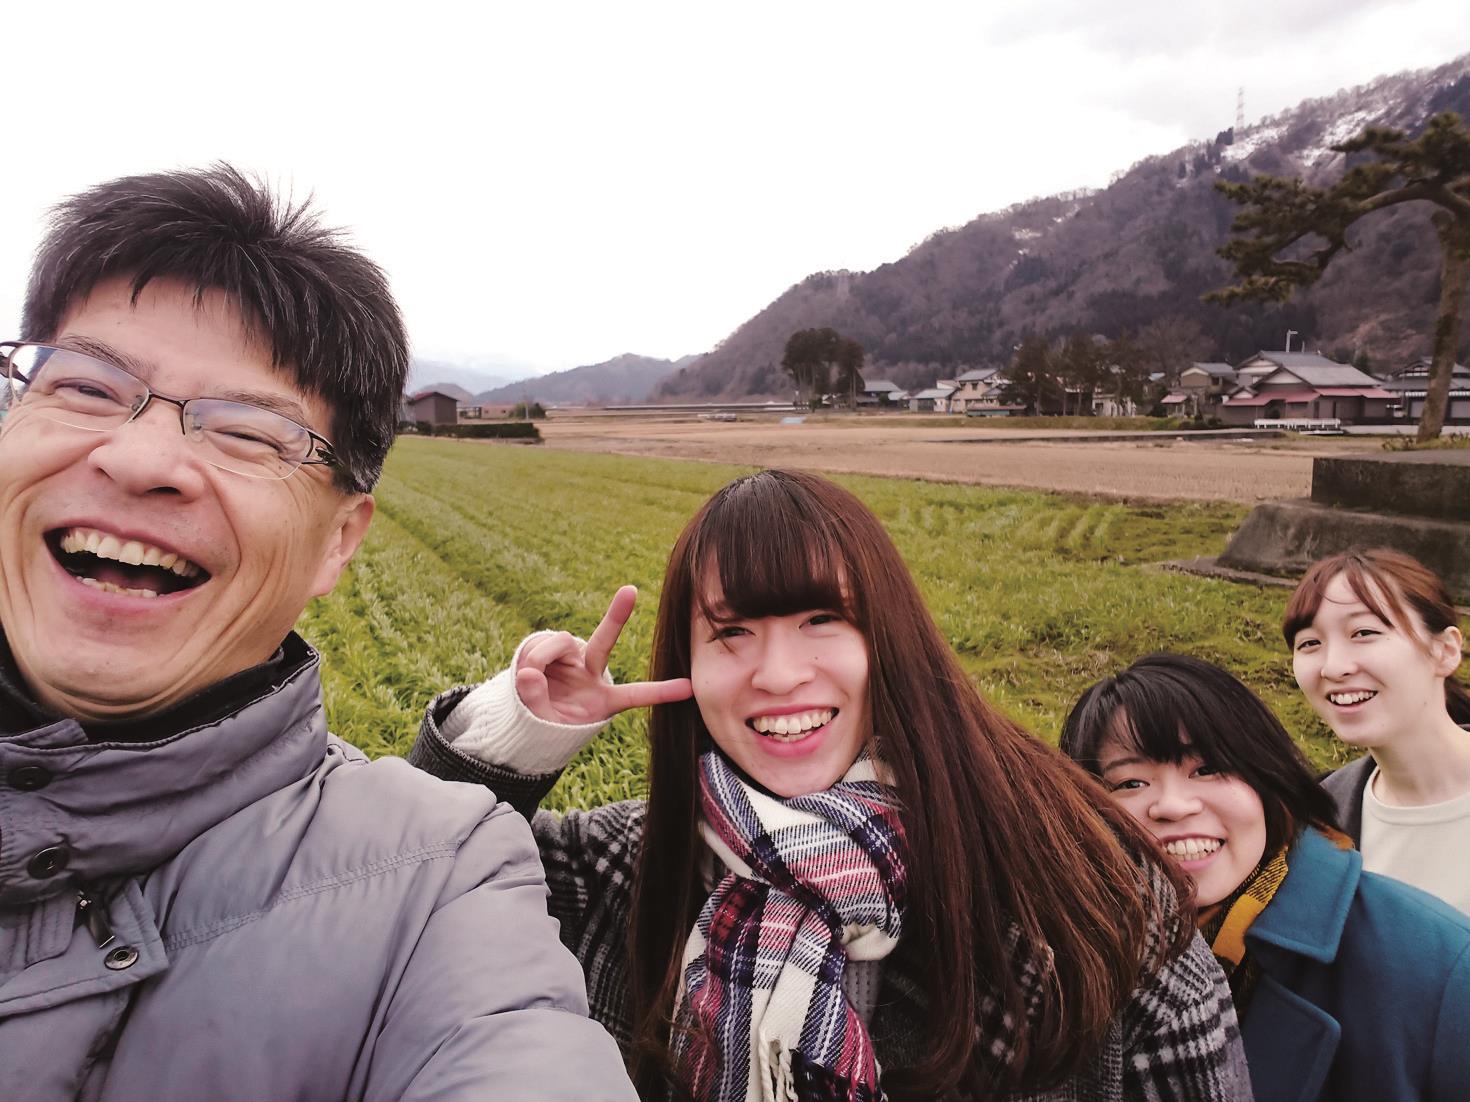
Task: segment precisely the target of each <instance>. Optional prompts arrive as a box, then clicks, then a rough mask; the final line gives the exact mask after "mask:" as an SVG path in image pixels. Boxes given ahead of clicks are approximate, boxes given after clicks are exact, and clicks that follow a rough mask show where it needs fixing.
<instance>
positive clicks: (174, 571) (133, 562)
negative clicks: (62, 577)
mask: <svg viewBox="0 0 1470 1102" xmlns="http://www.w3.org/2000/svg"><path fill="white" fill-rule="evenodd" d="M46 543H47V546H49V547H50V548H51V554H52V555H54V556H55V557H56V561H57V562H59V563H60V564H61V565H62V568H63V569H65V570H66V572H67V573H68V574H70V575H71V576H72V577H73V578H75V579H76V580H77V581H79V582H81V583H82V584H83V585H85V586H90V587H91V588H93V589H100V590H102V591H103V592H106V593H121V594H123V595H125V596H128V597H162V596H165V595H167V594H170V593H178V592H180V591H182V590H185V589H193V588H194V587H195V586H198V585H203V584H204V583H205V582H206V581H208V580H209V572H208V571H207V570H205V569H204V568H203V567H201V566H199V565H198V564H197V563H194V562H190V561H189V560H188V559H186V558H184V557H183V556H182V555H179V554H176V553H174V552H172V551H165V550H163V549H162V548H160V547H154V546H153V545H152V544H149V543H144V542H142V541H141V540H124V539H119V538H118V537H117V536H114V535H111V534H110V533H108V532H99V531H98V530H97V529H95V528H58V529H56V530H55V531H52V532H48V533H47V534H46Z"/></svg>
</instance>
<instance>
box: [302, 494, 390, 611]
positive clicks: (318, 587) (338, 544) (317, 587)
mask: <svg viewBox="0 0 1470 1102" xmlns="http://www.w3.org/2000/svg"><path fill="white" fill-rule="evenodd" d="M374 507H375V503H374V501H373V496H372V494H350V495H348V496H347V498H346V499H345V500H344V501H343V503H342V504H341V506H339V507H338V510H337V515H336V517H335V518H334V520H333V526H332V529H331V531H329V532H328V533H327V539H326V542H325V543H324V545H323V547H322V561H321V563H320V565H318V566H317V572H316V577H315V578H314V579H313V580H312V585H311V595H312V596H313V597H325V596H326V595H327V594H328V593H330V592H332V590H333V589H334V588H335V587H336V585H337V579H338V578H340V577H341V576H342V571H343V570H345V569H346V568H347V564H348V563H349V562H350V561H351V560H352V556H353V555H354V554H356V553H357V549H358V547H360V546H361V545H362V541H363V537H364V536H366V535H367V530H368V523H369V522H370V521H371V520H372V519H373V509H374Z"/></svg>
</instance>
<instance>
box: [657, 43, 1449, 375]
mask: <svg viewBox="0 0 1470 1102" xmlns="http://www.w3.org/2000/svg"><path fill="white" fill-rule="evenodd" d="M1446 110H1453V111H1458V112H1459V113H1460V114H1461V116H1462V117H1466V118H1470V55H1466V56H1465V57H1461V58H1459V59H1457V60H1455V61H1453V62H1450V63H1449V64H1447V65H1443V66H1441V67H1440V68H1438V69H1434V70H1428V71H1419V72H1413V73H1404V74H1399V75H1397V76H1391V77H1384V78H1380V79H1378V80H1376V81H1374V82H1372V83H1371V84H1367V85H1363V86H1360V87H1357V88H1352V89H1349V90H1347V91H1343V92H1340V93H1338V94H1336V95H1334V96H1329V97H1326V98H1324V99H1318V100H1309V101H1307V102H1305V103H1302V104H1300V105H1299V106H1297V107H1296V108H1293V109H1291V110H1288V111H1284V112H1282V113H1281V114H1279V115H1275V116H1271V117H1268V118H1265V119H1262V120H1261V121H1260V122H1258V123H1256V124H1254V125H1252V126H1249V127H1246V128H1244V129H1242V130H1241V131H1240V132H1239V133H1237V132H1235V131H1234V130H1233V129H1231V130H1225V131H1222V132H1221V133H1220V134H1217V135H1216V136H1215V137H1214V138H1212V139H1209V140H1205V141H1197V142H1193V143H1191V144H1189V145H1187V146H1185V147H1183V148H1181V149H1176V150H1174V151H1173V152H1171V153H1167V154H1164V155H1162V156H1155V157H1149V158H1146V159H1145V160H1143V161H1140V162H1139V163H1137V164H1135V165H1133V166H1132V167H1131V168H1130V169H1128V170H1127V171H1126V172H1124V173H1122V174H1120V175H1119V176H1118V177H1117V178H1115V180H1114V182H1113V183H1112V184H1111V185H1109V186H1108V187H1107V188H1105V189H1102V190H1097V191H1090V190H1084V191H1077V192H1071V193H1067V194H1063V195H1054V196H1051V197H1048V198H1044V199H1035V200H1031V201H1029V202H1025V203H1019V204H1016V205H1015V206H1012V207H1010V208H1009V209H1007V210H1004V211H999V212H996V213H992V214H985V215H981V216H980V217H979V218H976V219H975V220H974V221H972V222H970V223H968V224H967V225H964V226H961V227H959V228H957V229H945V230H940V231H938V232H936V233H934V234H933V235H931V236H930V237H929V238H928V239H927V240H926V241H924V242H923V243H922V244H920V245H917V246H915V247H914V249H913V250H911V251H910V252H909V254H908V255H907V256H905V257H903V258H902V259H900V260H896V261H894V262H892V263H890V264H884V265H883V266H881V267H879V268H877V269H875V270H874V271H871V272H847V271H836V272H818V273H817V274H815V275H812V276H809V277H807V278H806V279H805V280H803V281H802V282H800V283H798V284H796V285H795V286H794V287H791V288H790V289H789V290H787V291H786V292H785V293H784V294H783V295H781V296H780V297H779V298H777V299H776V300H775V301H774V302H772V303H771V304H770V306H768V307H766V308H765V309H764V310H763V311H761V312H760V313H759V314H757V315H756V316H755V317H753V318H751V319H750V320H749V321H747V322H745V323H744V324H743V325H741V326H740V327H739V328H738V329H736V330H735V332H733V333H732V334H730V336H729V337H727V338H726V339H725V340H724V341H722V342H721V343H720V344H719V346H717V347H716V348H715V349H714V350H713V351H711V352H709V353H708V354H706V355H705V356H702V357H700V359H699V360H698V362H697V363H695V364H691V365H689V366H688V367H685V368H683V369H681V370H679V371H677V372H675V373H674V374H673V375H672V376H670V378H669V379H668V380H667V381H666V382H665V383H664V384H663V385H662V386H661V387H660V388H659V389H658V391H657V392H656V394H655V399H656V400H666V401H676V400H705V399H711V398H717V397H718V398H735V397H776V396H779V397H790V395H791V391H792V384H791V381H790V379H789V377H787V376H786V375H785V374H784V373H783V372H782V371H781V367H780V363H781V355H782V351H783V349H784V347H785V344H786V340H787V338H788V337H789V336H790V335H791V334H792V333H793V332H795V331H796V330H798V329H806V328H811V327H813V326H831V327H833V328H834V329H836V330H838V332H840V333H842V334H843V335H844V336H847V337H855V338H856V339H857V340H858V341H860V342H861V343H862V345H863V347H864V348H865V349H866V350H867V353H868V363H867V366H866V367H865V369H864V373H865V374H866V375H867V376H868V377H870V378H873V377H883V378H888V379H892V380H893V381H894V382H895V383H898V384H899V385H900V386H914V385H919V384H927V383H929V382H932V381H933V380H934V379H936V378H938V377H941V376H952V375H953V374H955V373H957V372H959V371H963V370H964V369H965V368H966V367H967V366H976V365H983V364H1004V363H1006V362H1007V361H1008V360H1009V359H1010V356H1011V351H1012V349H1013V348H1014V347H1015V346H1016V344H1018V343H1019V342H1020V340H1021V339H1022V337H1024V336H1026V335H1028V334H1038V335H1043V336H1047V337H1059V336H1062V335H1065V334H1068V333H1073V332H1084V333H1097V334H1101V335H1103V336H1107V337H1115V336H1118V335H1120V334H1121V333H1123V332H1125V331H1127V332H1133V331H1136V330H1138V329H1139V328H1141V327H1143V326H1145V325H1148V324H1149V323H1151V322H1156V321H1164V322H1178V323H1181V326H1182V327H1183V328H1185V329H1188V328H1189V327H1190V324H1189V323H1193V325H1197V326H1198V328H1199V330H1201V331H1202V332H1203V334H1204V338H1205V339H1204V341H1203V342H1201V343H1202V346H1203V347H1202V348H1201V349H1200V353H1199V355H1198V356H1197V357H1195V358H1202V359H1209V360H1228V361H1231V362H1236V361H1239V360H1241V359H1244V358H1245V357H1246V356H1248V355H1250V354H1251V353H1253V352H1255V351H1257V350H1259V349H1269V348H1280V347H1282V344H1283V340H1284V338H1285V336H1286V331H1287V330H1288V329H1290V330H1294V331H1295V332H1296V333H1298V334H1300V335H1301V338H1305V340H1306V342H1307V348H1308V349H1309V350H1312V349H1320V350H1321V351H1323V352H1324V353H1325V354H1327V355H1337V356H1344V357H1352V356H1354V355H1355V354H1362V355H1366V357H1367V362H1368V363H1370V364H1371V365H1375V366H1377V365H1383V366H1389V365H1393V364H1398V363H1401V362H1404V361H1407V360H1409V359H1412V358H1414V357H1415V356H1419V355H1424V354H1427V352H1428V348H1429V341H1430V329H1431V326H1432V324H1433V316H1434V307H1435V303H1436V302H1437V296H1438V291H1439V245H1438V242H1437V240H1436V238H1435V233H1434V229H1433V227H1432V225H1431V223H1430V218H1429V216H1430V213H1431V211H1432V210H1433V208H1432V207H1431V206H1430V205H1429V204H1427V203H1410V204H1403V205H1401V206H1398V207H1394V208H1391V209H1389V210H1387V211H1383V212H1380V213H1378V214H1375V215H1371V216H1369V217H1368V218H1365V219H1364V220H1362V221H1361V222H1360V223H1359V224H1358V226H1357V227H1356V228H1355V229H1354V230H1353V233H1352V235H1351V240H1352V242H1353V249H1352V252H1351V253H1350V254H1344V255H1341V256H1339V257H1338V258H1337V259H1336V260H1334V261H1333V263H1332V266H1331V267H1330V268H1329V269H1328V271H1327V274H1326V275H1325V276H1324V277H1323V278H1322V280H1321V281H1320V282H1319V283H1318V284H1317V285H1316V286H1315V287H1313V288H1311V289H1310V290H1308V291H1307V292H1305V293H1299V294H1298V295H1297V296H1296V297H1295V298H1294V299H1293V300H1292V301H1291V302H1290V303H1287V304H1285V305H1274V304H1273V305H1244V306H1241V305H1237V306H1231V307H1228V308H1227V307H1220V306H1215V305H1207V304H1205V303H1202V302H1201V301H1200V296H1201V295H1202V294H1203V293H1204V292H1206V291H1209V290H1212V289H1214V288H1217V287H1220V286H1223V285H1224V284H1226V283H1228V282H1229V281H1230V275H1231V273H1230V270H1229V268H1228V266H1227V265H1226V263H1225V262H1224V261H1223V260H1221V259H1220V258H1219V257H1218V256H1216V255H1215V250H1216V249H1217V248H1218V247H1219V246H1220V245H1221V244H1223V243H1224V242H1225V240H1226V239H1227V237H1228V233H1229V228H1230V223H1231V221H1232V219H1233V218H1234V216H1235V213H1236V210H1237V208H1236V207H1235V205H1234V204H1232V203H1231V202H1229V201H1228V200H1226V199H1225V198H1224V197H1223V196H1222V195H1220V193H1219V192H1217V191H1216V190H1215V188H1214V183H1215V181H1216V180H1220V179H1226V180H1237V181H1238V180H1246V179H1249V178H1250V177H1251V176H1252V175H1255V174H1257V173H1269V174H1272V175H1277V176H1283V175H1301V176H1303V177H1305V178H1306V179H1307V180H1308V181H1309V182H1311V183H1317V184H1322V183H1326V182H1329V181H1332V180H1336V179H1337V178H1338V177H1339V176H1340V175H1341V173H1342V172H1343V170H1344V167H1345V165H1350V164H1352V163H1356V156H1357V155H1355V158H1354V159H1351V160H1350V159H1349V158H1347V157H1345V156H1344V155H1343V154H1340V153H1334V152H1332V150H1331V149H1330V148H1328V147H1329V146H1331V145H1332V144H1334V143H1337V142H1341V141H1343V140H1345V139H1347V138H1349V137H1352V136H1353V135H1354V134H1356V133H1358V132H1359V131H1360V130H1361V129H1362V128H1363V127H1364V126H1365V125H1367V124H1370V123H1373V124H1377V125H1381V126H1393V127H1397V128H1400V129H1403V130H1406V131H1409V132H1410V133H1411V134H1413V133H1417V132H1418V131H1419V130H1420V129H1422V128H1423V125H1424V123H1425V121H1426V120H1427V119H1428V118H1429V117H1430V116H1431V115H1433V114H1435V113H1437V112H1439V111H1446ZM1301 338H1299V339H1301ZM1466 339H1467V342H1470V327H1467V338H1466Z"/></svg>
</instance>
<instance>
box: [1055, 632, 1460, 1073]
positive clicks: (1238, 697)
mask: <svg viewBox="0 0 1470 1102" xmlns="http://www.w3.org/2000/svg"><path fill="white" fill-rule="evenodd" d="M1061 746H1062V750H1063V751H1064V752H1065V753H1066V754H1068V755H1069V756H1070V757H1071V758H1072V759H1073V760H1074V761H1076V762H1078V763H1079V764H1081V765H1082V766H1083V767H1084V768H1086V769H1087V770H1088V771H1090V772H1091V773H1092V774H1093V775H1094V776H1096V777H1097V778H1098V779H1099V780H1100V781H1101V782H1102V784H1103V786H1104V788H1106V789H1107V791H1108V792H1109V794H1110V795H1111V796H1112V798H1113V800H1114V802H1115V803H1117V805H1118V806H1119V807H1120V808H1122V809H1123V810H1125V811H1127V812H1128V813H1129V814H1130V815H1131V816H1133V818H1134V819H1136V820H1137V821H1138V822H1139V823H1140V824H1141V825H1143V826H1144V827H1145V828H1146V829H1147V830H1148V831H1149V832H1150V833H1151V834H1152V835H1153V837H1154V839H1155V840H1156V841H1157V842H1158V844H1159V845H1160V846H1161V847H1162V849H1163V850H1164V852H1165V853H1166V854H1167V855H1168V856H1169V857H1170V858H1171V859H1172V860H1173V861H1175V862H1176V863H1177V864H1178V867H1179V868H1180V869H1181V870H1182V871H1183V872H1185V873H1187V874H1188V875H1189V877H1190V878H1191V879H1192V880H1193V882H1194V884H1195V902H1196V904H1197V907H1198V917H1197V922H1198V925H1199V928H1200V931H1201V932H1202V933H1203V934H1204V935H1205V938H1206V939H1207V940H1208V941H1209V942H1210V946H1211V948H1212V949H1213V951H1214V953H1215V956H1216V958H1217V959H1218V960H1219V961H1220V963H1221V965H1222V966H1223V967H1224V968H1225V971H1226V974H1227V975H1228V976H1229V977H1230V989H1231V993H1232V995H1233V997H1234V999H1235V1004H1236V1010H1237V1012H1238V1013H1239V1015H1240V1020H1241V1031H1242V1037H1243V1039H1244V1042H1245V1052H1246V1059H1247V1061H1248V1062H1249V1064H1250V1070H1251V1083H1252V1087H1253V1088H1254V1090H1255V1096H1256V1099H1257V1100H1258V1102H1274V1100H1278V1099H1279V1100H1281V1102H1286V1100H1288V1099H1290V1100H1294V1102H1297V1100H1299V1102H1307V1100H1312V1099H1320V1100H1322V1102H1329V1100H1330V1102H1359V1100H1361V1102H1369V1100H1371V1102H1410V1100H1415V1102H1418V1100H1425V1099H1428V1100H1435V1102H1450V1100H1451V1099H1455V1100H1463V1099H1466V1098H1470V920H1466V919H1465V917H1464V916H1462V915H1460V914H1458V913H1457V912H1455V911H1454V910H1453V909H1451V908H1449V907H1447V906H1445V905H1444V904H1443V903H1442V902H1440V901H1439V900H1437V899H1434V898H1433V897H1431V896H1429V895H1426V894H1425V893H1423V892H1420V891H1417V890H1416V889H1414V888H1411V887H1409V886H1408V885H1406V884H1400V883H1398V882H1397V881H1394V880H1390V879H1388V878H1387V877H1383V876H1375V875H1373V874H1372V873H1368V872H1364V871H1363V867H1362V866H1363V860H1362V857H1361V856H1360V855H1359V854H1358V853H1357V852H1355V851H1354V850H1353V848H1352V842H1351V840H1350V839H1348V838H1347V837H1345V836H1344V835H1342V834H1341V833H1339V832H1338V831H1337V829H1336V828H1335V825H1334V811H1333V806H1332V801H1331V800H1330V799H1329V798H1328V796H1327V795H1326V793H1324V792H1323V791H1322V789H1321V788H1319V787H1318V786H1317V784H1316V781H1315V779H1314V777H1313V772H1312V769H1311V767H1310V766H1309V765H1308V764H1307V761H1306V759H1305V758H1304V757H1303V756H1302V753H1301V751H1300V750H1299V749H1298V748H1297V747H1296V744H1295V743H1293V742H1292V740H1291V737H1290V736H1289V735H1288V734H1287V733H1286V730H1285V729H1284V728H1283V727H1282V726H1281V724H1280V723H1279V722H1278V721H1277V719H1276V717H1275V716H1274V715H1272V713H1271V711H1270V709H1269V708H1267V707H1266V705H1265V704H1263V703H1262V702H1261V700H1260V699H1259V698H1258V697H1257V696H1256V695H1255V694H1254V693H1252V692H1251V691H1250V690H1249V689H1248V688H1246V687H1245V686H1244V685H1242V684H1241V683H1240V682H1239V681H1237V680H1236V679H1235V678H1234V677H1232V676H1231V675H1230V674H1229V673H1227V672H1226V671H1224V670H1222V669H1221V668H1220V667H1218V666H1215V665H1212V664H1211V663H1209V662H1205V661H1202V660H1200V659H1197V658H1189V657H1186V656H1183V655H1176V654H1156V655H1151V656H1149V657H1147V658H1142V659H1140V660H1138V661H1137V662H1135V663H1133V665H1131V666H1129V667H1128V668H1127V669H1125V670H1123V671H1122V672H1121V673H1119V674H1117V675H1116V676H1114V677H1109V678H1105V679H1103V680H1102V681H1099V682H1098V683H1097V684H1095V685H1093V686H1092V687H1091V688H1089V689H1088V690H1087V691H1086V692H1085V693H1083V694H1082V697H1081V699H1079V700H1078V701H1077V704H1076V705H1075V706H1074V707H1073V709H1072V712H1071V714H1070V715H1069V716H1068V717H1067V720H1066V724H1065V726H1064V728H1063V732H1062V739H1061Z"/></svg>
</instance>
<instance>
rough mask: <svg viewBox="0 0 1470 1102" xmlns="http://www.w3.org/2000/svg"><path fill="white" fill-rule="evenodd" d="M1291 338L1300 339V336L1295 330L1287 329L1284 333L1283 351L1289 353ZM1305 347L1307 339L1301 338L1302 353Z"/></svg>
mask: <svg viewBox="0 0 1470 1102" xmlns="http://www.w3.org/2000/svg"><path fill="white" fill-rule="evenodd" d="M1292 337H1301V334H1300V333H1298V332H1297V331H1296V330H1295V329H1288V330H1287V331H1286V349H1285V351H1287V352H1290V351H1291V338H1292ZM1306 346H1307V339H1306V338H1305V337H1302V349H1303V351H1305V350H1306Z"/></svg>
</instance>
